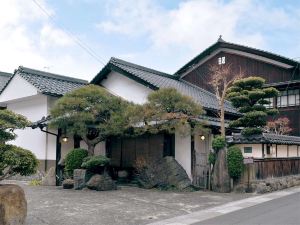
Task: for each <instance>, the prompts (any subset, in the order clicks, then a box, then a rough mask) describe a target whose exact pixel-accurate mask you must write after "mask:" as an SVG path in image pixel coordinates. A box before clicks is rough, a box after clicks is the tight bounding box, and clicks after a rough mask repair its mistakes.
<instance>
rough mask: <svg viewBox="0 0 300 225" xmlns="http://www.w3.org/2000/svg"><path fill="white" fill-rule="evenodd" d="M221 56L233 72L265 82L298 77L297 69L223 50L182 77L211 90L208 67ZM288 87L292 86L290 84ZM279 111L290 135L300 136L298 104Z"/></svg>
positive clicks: (299, 108)
mask: <svg viewBox="0 0 300 225" xmlns="http://www.w3.org/2000/svg"><path fill="white" fill-rule="evenodd" d="M222 56H225V57H226V64H231V66H232V70H233V71H234V72H236V73H238V72H239V71H240V70H241V71H242V72H243V73H244V74H245V75H246V76H260V77H263V78H265V79H266V83H278V82H285V81H290V80H292V79H300V74H299V69H297V70H294V69H285V68H282V67H278V66H275V65H272V64H268V63H265V62H262V61H258V60H255V59H251V58H247V57H244V56H240V55H236V54H231V53H225V52H220V53H218V54H217V55H215V56H214V57H212V58H211V59H209V60H208V61H207V62H205V63H204V64H202V65H201V66H200V67H198V68H197V69H195V70H193V71H191V72H190V73H188V74H187V75H186V76H184V77H183V78H182V79H183V80H186V81H188V82H190V83H192V84H195V85H197V86H199V87H201V88H204V89H206V90H208V91H210V92H213V89H212V88H211V85H210V84H209V81H210V80H211V73H210V71H209V67H210V66H211V65H215V64H217V63H218V58H219V57H222ZM294 86H295V85H294ZM289 87H292V85H290V86H289ZM285 88H286V87H284V86H282V87H281V90H285ZM295 88H300V86H299V85H296V87H295ZM279 90H280V88H279ZM279 111H280V115H279V116H287V117H288V118H289V119H290V121H291V127H292V128H293V131H292V133H291V135H296V136H300V106H294V107H287V108H279Z"/></svg>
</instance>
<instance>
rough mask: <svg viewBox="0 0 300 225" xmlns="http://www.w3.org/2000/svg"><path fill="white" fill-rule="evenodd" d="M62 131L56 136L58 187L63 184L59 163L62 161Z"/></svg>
mask: <svg viewBox="0 0 300 225" xmlns="http://www.w3.org/2000/svg"><path fill="white" fill-rule="evenodd" d="M61 133H62V131H61V129H58V131H57V136H56V160H55V174H56V186H59V185H61V182H62V168H59V167H58V163H59V161H60V159H61V143H60V137H61Z"/></svg>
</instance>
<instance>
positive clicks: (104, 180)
mask: <svg viewBox="0 0 300 225" xmlns="http://www.w3.org/2000/svg"><path fill="white" fill-rule="evenodd" d="M86 186H87V188H89V189H92V190H97V191H109V190H116V189H117V185H116V183H115V182H114V181H113V180H112V179H111V177H110V176H109V175H108V174H106V173H104V174H101V175H100V174H95V175H94V176H92V177H91V179H90V180H89V181H88V182H87V183H86Z"/></svg>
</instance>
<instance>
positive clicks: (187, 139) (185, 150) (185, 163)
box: [175, 130, 192, 180]
mask: <svg viewBox="0 0 300 225" xmlns="http://www.w3.org/2000/svg"><path fill="white" fill-rule="evenodd" d="M175 159H176V160H177V162H178V163H179V164H180V165H181V166H182V167H183V168H184V169H185V171H186V173H187V175H188V176H189V178H190V179H191V180H192V171H191V167H192V162H191V161H192V154H191V135H186V136H182V134H181V133H180V132H179V131H178V130H177V131H176V132H175Z"/></svg>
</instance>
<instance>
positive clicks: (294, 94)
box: [277, 89, 300, 107]
mask: <svg viewBox="0 0 300 225" xmlns="http://www.w3.org/2000/svg"><path fill="white" fill-rule="evenodd" d="M295 105H300V94H299V89H294V90H288V91H280V94H279V96H278V97H277V107H287V106H295Z"/></svg>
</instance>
